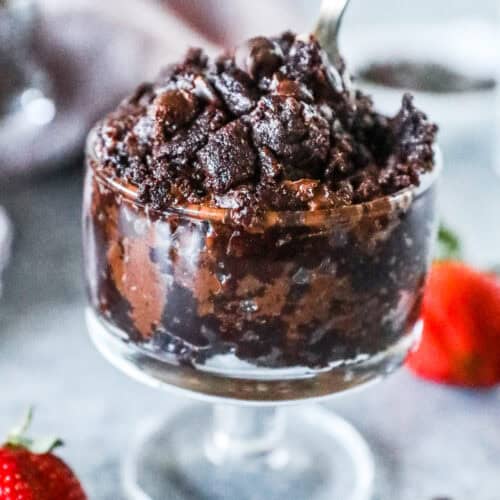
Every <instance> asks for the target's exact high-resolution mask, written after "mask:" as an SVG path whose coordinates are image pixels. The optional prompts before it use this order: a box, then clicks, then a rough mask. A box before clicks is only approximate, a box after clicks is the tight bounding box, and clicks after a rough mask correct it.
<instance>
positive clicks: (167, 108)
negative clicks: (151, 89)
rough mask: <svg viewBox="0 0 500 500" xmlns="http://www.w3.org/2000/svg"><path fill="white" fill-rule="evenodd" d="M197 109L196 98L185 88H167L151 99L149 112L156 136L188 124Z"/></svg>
mask: <svg viewBox="0 0 500 500" xmlns="http://www.w3.org/2000/svg"><path fill="white" fill-rule="evenodd" d="M197 110H198V99H197V97H196V96H195V95H193V94H191V93H189V92H187V91H185V90H167V91H166V92H163V93H161V94H159V95H158V96H157V97H156V98H155V99H154V101H153V104H152V109H151V114H152V118H153V119H154V121H155V127H156V130H155V131H156V134H157V137H159V138H160V140H161V138H162V137H164V134H165V133H166V134H172V133H173V132H175V131H177V130H178V129H179V128H181V127H182V126H183V125H186V124H188V123H189V122H190V121H191V120H192V119H193V118H194V117H195V116H196V113H197Z"/></svg>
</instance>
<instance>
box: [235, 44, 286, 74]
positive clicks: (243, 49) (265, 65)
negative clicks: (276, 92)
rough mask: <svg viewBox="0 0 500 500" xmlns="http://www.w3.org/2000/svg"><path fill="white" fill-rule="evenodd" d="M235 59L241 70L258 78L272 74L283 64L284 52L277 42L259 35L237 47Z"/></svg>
mask: <svg viewBox="0 0 500 500" xmlns="http://www.w3.org/2000/svg"><path fill="white" fill-rule="evenodd" d="M234 60H235V64H236V66H237V67H238V68H239V69H240V70H241V71H244V72H245V73H247V74H248V75H250V77H251V78H252V79H254V80H257V79H259V78H262V77H264V76H268V77H269V76H271V75H272V74H273V73H274V72H275V71H276V70H277V69H278V68H279V67H280V66H281V65H282V64H283V53H282V51H281V47H280V46H279V45H278V44H277V43H274V42H273V41H272V40H270V39H269V38H265V37H263V36H258V37H255V38H251V39H250V40H248V41H246V42H245V43H243V44H241V45H240V46H239V47H237V48H236V50H235V54H234Z"/></svg>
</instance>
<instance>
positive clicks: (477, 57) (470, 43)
mask: <svg viewBox="0 0 500 500" xmlns="http://www.w3.org/2000/svg"><path fill="white" fill-rule="evenodd" d="M349 35H350V36H346V42H345V46H346V47H348V49H349V50H348V54H349V55H348V62H349V69H350V70H351V71H352V72H353V73H354V74H355V75H358V78H357V84H358V86H359V87H360V88H361V89H362V90H364V91H365V92H366V93H368V94H370V95H372V96H373V99H374V102H375V104H376V106H377V108H378V109H379V110H380V111H382V112H384V113H386V114H389V115H394V113H395V112H396V111H397V109H398V108H399V107H400V104H401V97H402V94H403V93H404V92H406V91H409V92H411V93H412V94H413V95H415V101H416V104H417V106H418V107H419V108H421V109H423V110H425V112H426V113H427V114H428V115H429V117H430V118H431V119H432V120H433V121H435V122H436V123H437V124H438V125H439V127H440V144H441V146H442V149H443V151H444V154H445V157H446V159H447V161H450V160H458V161H468V160H471V159H474V160H476V159H477V151H478V149H481V155H480V156H481V157H483V158H484V157H485V153H486V154H487V155H488V158H489V160H488V161H491V159H492V154H493V141H494V133H495V132H494V131H495V106H494V103H495V95H496V86H497V82H496V73H497V70H496V66H497V58H498V56H497V50H496V45H495V41H496V37H497V35H496V32H495V29H494V26H493V25H490V24H487V23H483V22H480V21H464V20H460V21H459V20H457V21H453V22H448V23H445V24H440V25H437V24H436V25H428V24H425V25H415V26H396V25H388V26H385V27H384V26H378V27H377V29H376V30H375V29H374V30H373V32H372V33H370V32H368V33H365V34H364V36H363V37H359V36H358V37H355V36H352V35H354V33H351V34H349ZM398 72H399V74H398ZM450 156H452V158H450Z"/></svg>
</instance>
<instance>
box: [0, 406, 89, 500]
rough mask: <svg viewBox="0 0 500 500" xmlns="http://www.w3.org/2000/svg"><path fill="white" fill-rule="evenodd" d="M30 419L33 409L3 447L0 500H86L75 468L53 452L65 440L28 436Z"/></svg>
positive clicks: (0, 470)
mask: <svg viewBox="0 0 500 500" xmlns="http://www.w3.org/2000/svg"><path fill="white" fill-rule="evenodd" d="M30 421H31V412H30V413H29V415H28V418H27V419H26V422H25V423H24V424H23V425H22V426H21V427H20V428H19V429H17V430H16V431H14V432H13V433H11V435H10V436H9V437H8V440H7V443H6V444H5V445H3V446H2V447H1V448H0V500H86V498H87V497H86V495H85V493H84V492H83V489H82V487H81V486H80V483H79V481H78V479H77V478H76V476H75V475H74V474H73V472H72V471H71V469H70V468H69V467H68V466H67V465H66V464H65V463H64V462H63V461H62V460H61V459H60V458H58V457H57V456H55V455H53V454H52V451H53V449H54V448H55V447H56V446H58V445H60V444H61V442H60V441H59V440H57V439H44V440H40V441H34V440H32V439H29V438H26V437H24V435H23V434H24V433H25V431H26V430H27V428H28V426H29V423H30Z"/></svg>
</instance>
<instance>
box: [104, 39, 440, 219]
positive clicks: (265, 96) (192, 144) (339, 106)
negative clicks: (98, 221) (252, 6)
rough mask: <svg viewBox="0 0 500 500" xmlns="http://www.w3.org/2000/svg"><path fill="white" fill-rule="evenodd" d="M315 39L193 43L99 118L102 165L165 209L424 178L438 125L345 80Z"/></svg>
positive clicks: (275, 200)
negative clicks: (215, 46)
mask: <svg viewBox="0 0 500 500" xmlns="http://www.w3.org/2000/svg"><path fill="white" fill-rule="evenodd" d="M338 81H339V78H338V75H336V70H335V69H334V68H332V67H331V66H330V65H329V64H328V62H327V57H326V55H325V53H324V52H323V50H322V49H321V47H320V45H319V43H318V41H317V40H316V39H315V38H314V37H313V36H310V37H309V38H308V39H304V38H300V37H297V36H295V35H294V34H293V33H290V32H287V33H284V34H283V35H281V36H279V37H274V38H266V37H256V38H253V39H251V40H249V41H247V42H245V43H244V44H242V45H241V46H239V47H237V48H236V49H234V50H233V51H231V52H228V53H226V54H223V55H222V56H220V57H218V58H217V59H215V60H210V59H209V58H208V57H207V56H206V55H205V54H204V52H203V51H202V50H201V49H191V50H190V51H189V52H188V53H187V55H186V56H185V58H184V60H183V61H182V62H180V63H179V64H174V65H171V66H168V67H167V68H165V69H164V70H163V71H162V72H161V73H160V76H159V77H158V79H157V80H156V81H155V82H153V83H147V84H143V85H141V86H140V87H139V88H138V89H137V90H136V92H135V93H134V94H133V95H132V96H131V97H130V98H128V99H126V100H125V101H123V102H122V103H121V104H120V105H119V106H118V108H117V109H116V110H115V111H113V112H112V113H110V114H109V115H108V116H107V117H106V118H105V119H104V120H102V121H101V122H100V123H99V124H98V126H97V141H96V146H95V151H96V155H97V160H98V163H99V165H100V166H99V168H102V169H105V170H106V173H107V174H110V175H116V176H118V177H121V178H123V179H124V181H126V182H128V183H130V184H132V185H134V186H136V187H137V189H138V193H139V198H140V201H141V202H143V203H146V204H149V205H151V206H152V207H153V208H155V209H158V210H164V209H168V208H169V207H172V206H175V205H181V204H185V203H202V204H208V205H212V206H216V207H222V208H231V210H233V211H234V213H235V214H237V215H235V217H236V218H238V220H239V222H240V223H241V224H252V223H254V222H255V220H256V218H258V214H259V213H262V212H264V211H265V210H269V209H273V210H308V209H315V208H318V207H322V208H328V207H335V206H339V205H350V204H355V203H362V202H366V201H370V200H373V199H375V198H377V197H380V196H384V195H388V194H392V193H395V192H397V191H399V190H401V189H404V188H407V187H410V186H415V185H418V184H419V182H420V177H421V175H422V173H424V172H427V171H430V170H431V169H432V168H433V165H434V151H433V145H434V141H435V137H436V132H437V127H436V126H435V125H434V124H432V123H431V122H429V121H428V119H427V117H426V115H425V114H424V113H422V112H421V111H419V110H418V109H417V108H416V107H415V105H414V103H413V99H412V97H411V96H410V95H405V96H404V97H403V102H402V107H401V110H400V111H399V112H398V114H397V115H396V116H395V117H393V118H389V117H385V116H383V115H380V114H378V113H376V112H375V110H374V108H373V104H372V102H371V100H370V98H369V97H367V96H365V95H363V94H362V93H361V92H359V91H358V92H355V93H354V95H352V93H350V92H348V91H347V90H346V89H344V88H342V86H340V87H339V85H338Z"/></svg>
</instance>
